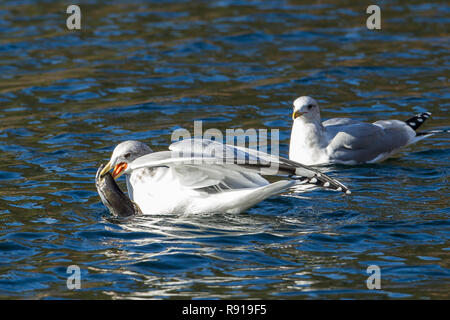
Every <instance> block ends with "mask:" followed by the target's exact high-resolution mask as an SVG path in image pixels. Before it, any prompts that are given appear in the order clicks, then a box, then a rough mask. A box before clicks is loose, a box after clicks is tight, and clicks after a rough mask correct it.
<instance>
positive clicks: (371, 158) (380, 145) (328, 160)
mask: <svg viewBox="0 0 450 320" xmlns="http://www.w3.org/2000/svg"><path fill="white" fill-rule="evenodd" d="M430 116H431V113H430V112H423V113H419V114H417V115H415V116H414V117H412V118H410V119H408V120H406V121H400V120H381V121H376V122H374V123H366V122H360V121H356V120H352V119H349V118H334V119H329V120H326V121H324V122H321V119H320V109H319V105H318V104H317V102H316V100H314V99H313V98H311V97H307V96H303V97H300V98H297V99H296V100H295V101H294V111H293V114H292V119H293V120H294V122H293V125H292V131H291V140H290V145H289V159H291V160H294V161H297V162H300V163H302V164H305V165H322V164H332V163H336V164H348V165H353V164H361V163H376V162H380V161H383V160H385V159H387V158H389V157H390V156H392V155H393V154H395V153H396V152H397V151H399V150H400V149H401V148H402V147H405V146H408V145H410V144H413V143H416V142H417V141H420V140H422V139H424V138H426V137H429V136H431V135H433V134H435V133H438V132H446V130H434V131H428V132H416V130H417V129H418V128H419V127H420V126H421V125H422V124H423V123H424V122H425V120H426V119H427V118H428V117H430Z"/></svg>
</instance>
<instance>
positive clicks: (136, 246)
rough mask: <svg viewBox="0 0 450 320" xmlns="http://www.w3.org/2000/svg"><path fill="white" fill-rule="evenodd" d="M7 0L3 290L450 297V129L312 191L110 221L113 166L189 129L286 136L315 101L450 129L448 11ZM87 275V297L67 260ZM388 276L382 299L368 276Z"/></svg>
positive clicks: (1, 74) (0, 183)
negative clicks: (372, 26) (114, 157)
mask: <svg viewBox="0 0 450 320" xmlns="http://www.w3.org/2000/svg"><path fill="white" fill-rule="evenodd" d="M66 6H67V4H66V3H65V2H64V1H56V2H51V3H46V4H45V5H37V4H36V3H35V1H32V0H26V1H11V0H6V1H3V2H2V3H1V4H0V29H1V31H2V37H1V39H0V56H1V59H0V106H1V110H2V112H1V113H0V152H1V154H2V160H3V161H2V162H1V163H0V226H1V227H0V297H3V298H83V299H94V298H206V297H210V298H279V299H286V298H321V299H323V298H448V289H447V286H446V282H447V280H448V278H449V276H450V273H449V271H448V254H447V252H448V250H449V246H448V241H449V221H448V214H449V213H450V210H449V205H448V196H447V195H448V194H449V187H448V177H449V172H450V171H449V163H448V159H449V144H448V136H445V135H436V136H434V137H431V138H429V139H426V140H424V141H422V142H420V143H419V144H417V145H415V146H412V147H410V148H408V149H406V150H405V152H404V153H402V154H400V155H399V156H398V157H397V158H394V159H391V160H388V161H386V162H384V163H382V164H376V165H363V166H355V167H343V166H333V167H327V168H322V169H323V170H326V171H327V172H328V173H329V174H330V175H332V176H334V177H338V178H339V179H340V180H342V181H343V182H344V183H345V184H346V185H348V186H349V187H350V188H351V190H352V192H353V193H352V195H351V196H342V195H340V194H337V193H334V192H330V191H324V190H318V189H315V190H312V191H311V192H308V193H302V194H300V195H292V194H285V195H284V196H279V197H273V198H271V199H269V200H267V201H264V202H262V203H260V204H259V205H258V206H256V207H254V208H252V209H250V210H249V211H248V212H247V213H245V214H239V215H232V214H216V215H200V216H198V215H196V216H193V215H189V214H186V215H177V216H145V217H137V218H134V219H128V220H115V219H112V218H111V217H109V216H108V214H107V211H106V209H105V208H104V207H103V205H102V204H101V203H100V201H99V198H98V195H97V193H96V191H95V186H94V181H93V179H94V175H95V172H96V168H97V167H98V164H99V163H100V162H105V161H106V160H107V159H108V158H109V156H110V152H111V151H112V149H113V147H114V145H115V144H117V143H118V142H119V141H123V140H126V139H138V140H143V141H144V142H146V143H148V144H149V145H150V146H151V147H152V148H153V149H154V150H163V149H164V148H166V146H167V145H168V144H169V143H170V135H171V133H172V131H173V130H174V129H177V128H180V127H182V128H186V129H188V130H189V131H191V132H192V131H193V124H194V120H203V121H204V130H206V129H207V128H217V129H219V130H225V129H226V128H267V129H271V128H279V129H280V139H281V145H280V151H281V153H282V154H283V155H286V154H287V148H288V142H289V135H290V126H291V119H290V114H291V103H292V101H293V100H294V99H295V98H296V97H297V96H300V95H310V96H313V97H315V98H316V99H317V100H318V102H319V104H320V105H321V106H322V116H323V117H324V118H331V117H341V116H349V117H354V118H357V119H361V120H367V121H375V120H379V119H382V118H392V117H393V118H398V119H407V118H408V117H409V116H410V115H411V114H414V113H417V112H423V111H430V112H432V114H433V115H432V117H431V118H430V119H429V120H428V121H427V123H426V124H425V127H426V129H431V128H442V127H448V116H447V114H448V106H449V104H448V98H449V94H448V77H447V73H446V67H448V50H449V44H448V32H447V30H446V28H445V27H446V19H447V17H446V15H445V13H446V12H448V5H447V4H446V3H444V2H442V3H431V4H430V3H420V2H419V1H413V2H409V3H408V4H405V3H402V2H400V1H394V2H391V3H389V4H383V5H380V6H381V8H382V30H378V31H370V30H367V29H366V28H365V19H366V17H367V15H366V14H365V9H366V8H365V7H364V6H362V5H361V4H359V3H358V2H355V1H346V2H345V3H339V2H334V3H333V1H331V2H329V3H327V4H325V3H321V2H318V3H316V4H313V5H311V4H308V5H306V4H304V3H302V2H300V1H277V2H270V1H251V2H248V1H231V0H230V1H228V0H225V1H217V2H210V3H209V2H194V3H192V2H188V1H182V0H181V1H174V2H170V3H164V4H163V3H160V2H157V1H156V2H148V1H133V3H129V4H126V3H124V2H122V1H113V2H109V1H108V2H107V1H101V0H97V1H89V2H86V3H81V4H80V7H81V10H82V14H83V19H82V30H81V31H70V32H69V31H67V29H66V26H65V19H66V18H67V15H66V13H65V9H66ZM71 264H76V265H79V266H80V268H81V276H82V280H81V285H82V289H81V290H79V291H71V290H68V289H67V287H66V279H67V276H68V274H67V273H66V270H67V267H68V266H69V265H71ZM371 264H376V265H378V266H380V268H381V274H382V280H381V286H382V289H381V290H368V289H367V287H366V279H367V277H368V274H367V273H366V268H367V266H369V265H371Z"/></svg>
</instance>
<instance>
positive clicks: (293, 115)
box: [292, 110, 306, 120]
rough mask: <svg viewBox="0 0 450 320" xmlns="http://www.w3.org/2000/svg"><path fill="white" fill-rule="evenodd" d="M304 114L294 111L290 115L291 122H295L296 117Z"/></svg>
mask: <svg viewBox="0 0 450 320" xmlns="http://www.w3.org/2000/svg"><path fill="white" fill-rule="evenodd" d="M305 113H306V112H300V111H298V110H295V111H294V112H293V113H292V120H295V118H298V117H300V116H302V115H304V114H305Z"/></svg>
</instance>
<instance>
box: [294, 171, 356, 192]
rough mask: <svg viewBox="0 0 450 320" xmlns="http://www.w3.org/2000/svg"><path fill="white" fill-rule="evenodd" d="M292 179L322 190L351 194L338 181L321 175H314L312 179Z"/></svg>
mask: <svg viewBox="0 0 450 320" xmlns="http://www.w3.org/2000/svg"><path fill="white" fill-rule="evenodd" d="M292 178H294V179H297V180H299V181H301V182H302V183H304V184H313V185H316V186H318V187H321V188H324V189H328V190H333V191H339V192H343V193H345V194H351V193H352V192H351V191H350V189H349V188H347V187H346V186H344V185H343V184H342V183H340V182H339V181H337V180H334V179H332V178H330V177H328V176H326V175H324V174H321V175H320V176H319V175H316V176H314V177H312V178H306V177H292Z"/></svg>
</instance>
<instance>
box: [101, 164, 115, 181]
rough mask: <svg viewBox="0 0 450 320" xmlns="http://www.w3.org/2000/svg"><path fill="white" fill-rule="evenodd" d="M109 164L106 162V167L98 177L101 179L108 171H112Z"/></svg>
mask: <svg viewBox="0 0 450 320" xmlns="http://www.w3.org/2000/svg"><path fill="white" fill-rule="evenodd" d="M112 168H113V167H112V165H111V162H108V163H107V164H106V166H105V167H104V168H103V170H102V171H101V172H100V177H103V176H104V175H105V174H106V173H107V172H108V171H110V170H111V169H112Z"/></svg>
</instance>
